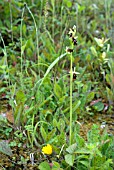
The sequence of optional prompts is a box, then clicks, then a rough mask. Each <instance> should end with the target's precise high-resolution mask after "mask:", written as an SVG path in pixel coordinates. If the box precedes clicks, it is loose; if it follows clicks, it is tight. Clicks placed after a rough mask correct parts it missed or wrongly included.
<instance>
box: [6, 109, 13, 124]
mask: <svg viewBox="0 0 114 170" xmlns="http://www.w3.org/2000/svg"><path fill="white" fill-rule="evenodd" d="M6 118H7V120H8V121H9V122H10V123H14V116H13V113H12V110H9V111H7V112H6Z"/></svg>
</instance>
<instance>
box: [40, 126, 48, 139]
mask: <svg viewBox="0 0 114 170" xmlns="http://www.w3.org/2000/svg"><path fill="white" fill-rule="evenodd" d="M40 132H41V135H42V137H43V139H44V140H45V141H46V139H47V134H46V131H45V129H44V128H43V126H41V128H40Z"/></svg>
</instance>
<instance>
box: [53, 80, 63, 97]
mask: <svg viewBox="0 0 114 170" xmlns="http://www.w3.org/2000/svg"><path fill="white" fill-rule="evenodd" d="M54 93H55V95H56V96H57V97H58V98H61V97H62V89H61V87H60V86H59V85H58V84H57V83H56V82H55V84H54Z"/></svg>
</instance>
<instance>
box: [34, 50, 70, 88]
mask: <svg viewBox="0 0 114 170" xmlns="http://www.w3.org/2000/svg"><path fill="white" fill-rule="evenodd" d="M66 54H67V53H64V54H62V55H61V56H59V57H58V58H56V59H55V60H54V61H53V63H52V64H51V65H50V66H49V67H48V69H47V71H46V73H45V74H44V77H43V79H42V81H41V83H40V86H41V85H42V83H43V81H44V79H45V78H46V76H47V75H48V74H49V72H50V71H51V69H52V68H53V67H54V66H55V64H57V63H58V61H59V60H60V59H62V58H63V57H64V56H66ZM39 82H40V81H38V82H37V83H39ZM37 83H36V84H37Z"/></svg>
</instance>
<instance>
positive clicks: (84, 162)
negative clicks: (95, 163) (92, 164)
mask: <svg viewBox="0 0 114 170" xmlns="http://www.w3.org/2000/svg"><path fill="white" fill-rule="evenodd" d="M79 163H81V164H83V165H84V166H85V167H87V168H88V167H89V161H79Z"/></svg>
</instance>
